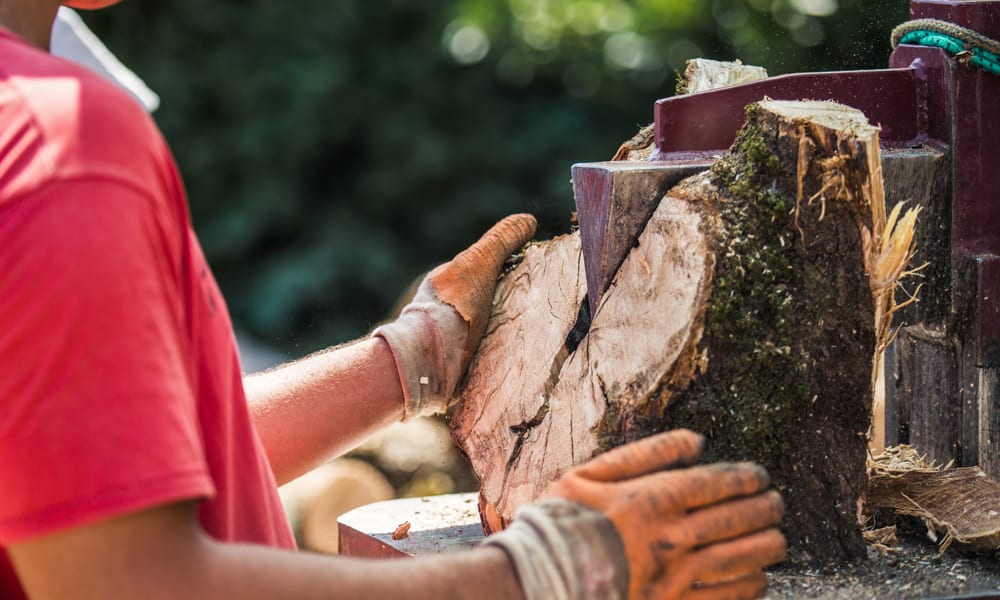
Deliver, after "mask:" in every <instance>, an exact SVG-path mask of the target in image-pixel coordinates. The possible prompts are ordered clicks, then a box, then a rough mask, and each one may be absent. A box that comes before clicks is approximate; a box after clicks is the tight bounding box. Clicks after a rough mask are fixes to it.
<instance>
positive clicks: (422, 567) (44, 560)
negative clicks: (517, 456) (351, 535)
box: [10, 502, 521, 600]
mask: <svg viewBox="0 0 1000 600" xmlns="http://www.w3.org/2000/svg"><path fill="white" fill-rule="evenodd" d="M10 554H11V558H12V559H13V564H14V567H15V569H16V570H17V572H18V575H19V576H20V578H21V581H22V582H23V584H24V586H25V590H26V591H27V592H28V594H29V597H30V598H32V599H34V600H59V599H62V598H74V599H77V600H92V599H93V600H96V599H98V598H143V599H145V600H173V599H175V598H198V599H204V600H216V599H218V600H222V599H228V598H239V599H240V600H257V599H261V600H263V599H268V600H271V599H273V598H288V599H289V600H300V599H301V600H313V599H316V600H319V599H336V598H351V599H354V598H372V599H383V598H384V599H386V600H397V599H399V598H414V599H421V598H428V599H430V598H435V599H436V598H483V599H489V598H515V599H516V598H520V597H521V591H520V584H519V583H518V580H517V576H516V575H515V573H514V570H513V568H512V567H511V563H510V561H509V560H508V558H507V555H506V554H505V553H504V552H503V551H502V550H498V549H495V548H478V549H475V550H472V551H468V552H462V553H455V554H449V555H441V556H436V557H429V558H420V559H412V560H410V559H401V560H362V559H352V558H347V557H340V556H323V555H320V554H310V553H296V552H292V551H288V550H280V549H275V548H268V547H265V546H255V545H250V544H236V543H224V542H219V541H217V540H214V539H212V538H211V537H209V536H208V535H206V534H205V533H204V531H203V530H202V529H201V526H200V525H199V523H198V520H197V515H196V504H195V503H194V502H181V503H177V504H170V505H164V506H161V507H156V508H152V509H148V510H144V511H140V512H138V513H133V514H129V515H125V516H122V517H117V518H112V519H108V520H105V521H98V522H96V523H93V524H91V525H85V526H82V527H78V528H74V529H69V530H64V531H60V532H57V533H54V534H52V535H48V536H42V537H39V538H36V539H34V540H31V541H28V542H24V543H20V544H15V545H13V546H11V548H10ZM53 565H57V566H58V568H55V570H53V569H54V567H53Z"/></svg>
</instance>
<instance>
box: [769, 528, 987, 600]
mask: <svg viewBox="0 0 1000 600" xmlns="http://www.w3.org/2000/svg"><path fill="white" fill-rule="evenodd" d="M920 527H921V526H920V524H919V523H918V522H916V521H915V520H914V522H912V523H910V524H909V527H908V528H904V531H903V532H901V533H900V540H899V541H898V543H897V544H895V545H894V546H890V548H891V550H890V551H886V550H885V549H880V548H878V547H877V545H870V546H869V547H868V561H867V562H865V563H862V564H851V565H845V566H838V567H835V568H831V569H826V570H809V569H803V568H801V567H795V566H793V565H781V566H778V567H776V568H774V569H773V570H772V571H771V572H770V573H768V580H769V581H770V588H769V589H768V592H767V596H766V597H767V598H816V599H838V600H841V599H843V600H855V599H862V598H864V599H869V598H886V599H888V598H940V597H952V596H959V595H961V596H968V597H972V598H1000V554H997V553H993V554H990V553H980V554H961V553H957V552H954V551H949V552H947V553H945V554H941V553H940V552H938V548H937V546H936V544H934V543H933V542H931V541H930V540H928V539H927V538H926V534H925V533H924V532H923V531H921V529H920Z"/></svg>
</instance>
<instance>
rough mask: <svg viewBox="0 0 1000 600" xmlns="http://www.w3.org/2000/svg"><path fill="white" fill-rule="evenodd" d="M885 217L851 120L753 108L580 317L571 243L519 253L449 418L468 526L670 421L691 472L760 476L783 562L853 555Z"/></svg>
mask: <svg viewBox="0 0 1000 600" xmlns="http://www.w3.org/2000/svg"><path fill="white" fill-rule="evenodd" d="M889 220H890V229H891V223H892V222H893V221H894V218H890V219H889ZM885 223H886V216H885V207H884V195H883V193H882V190H881V173H880V167H879V144H878V131H877V129H876V128H875V127H872V126H871V125H869V124H868V122H867V120H866V119H865V118H864V115H862V114H861V113H860V112H858V111H856V110H854V109H850V108H847V107H844V106H840V105H836V104H833V103H826V102H780V101H764V102H761V103H759V104H757V105H752V106H751V107H750V108H749V109H748V122H747V125H746V126H745V127H744V128H743V130H741V132H740V134H739V136H738V137H737V139H736V141H735V143H734V145H733V147H732V148H731V149H730V151H729V152H728V153H727V154H726V155H724V156H723V157H722V158H721V159H720V160H719V161H718V162H717V163H716V164H715V165H714V166H713V167H712V169H711V170H709V171H707V172H704V173H701V174H698V175H695V176H693V177H690V178H688V179H686V180H684V181H683V182H681V183H680V184H679V185H677V186H676V187H674V188H673V189H672V190H671V191H669V192H668V193H667V194H666V195H665V196H664V197H663V198H662V199H661V200H660V202H659V205H658V206H657V208H656V210H655V212H654V213H653V215H652V217H651V218H650V220H649V222H648V223H647V225H646V227H645V229H644V230H643V231H642V233H641V235H640V236H639V238H638V240H637V242H636V244H635V247H634V248H633V249H632V250H631V252H630V253H629V254H628V256H627V257H626V258H625V261H624V262H623V263H622V266H621V267H620V269H619V270H618V272H617V273H616V275H615V277H614V280H613V282H612V283H611V285H610V287H609V288H608V290H607V292H605V294H604V295H603V297H602V298H601V300H600V302H599V303H598V304H597V308H596V310H595V311H594V314H593V315H591V314H590V312H591V311H590V307H589V305H588V303H587V300H586V284H585V276H584V270H583V264H582V258H581V253H580V242H579V238H578V236H576V235H575V234H574V235H570V236H565V237H563V238H559V239H557V240H553V241H551V242H546V243H542V244H538V245H535V246H532V247H530V248H529V249H528V250H527V251H526V252H525V255H524V259H523V261H522V262H521V263H520V264H519V265H518V266H517V267H515V268H514V269H513V270H512V271H511V272H510V273H508V274H507V275H506V276H505V278H504V279H503V280H502V281H501V282H500V285H499V288H498V291H497V296H496V305H495V308H494V313H493V316H492V318H491V322H490V325H489V328H488V331H487V335H486V337H485V339H484V341H483V345H482V347H481V348H480V350H479V353H478V354H477V356H476V357H475V358H474V360H473V363H472V365H471V366H470V371H469V374H468V376H467V378H466V380H465V381H464V383H463V386H462V390H461V396H462V400H463V403H462V404H461V406H460V408H459V410H458V411H457V412H456V413H455V415H454V418H453V421H452V432H453V437H454V438H455V440H456V441H457V443H458V444H459V446H460V447H461V448H462V450H463V451H464V452H465V453H466V455H467V456H468V457H469V459H470V460H471V462H472V465H473V468H474V470H475V471H476V474H477V476H478V477H479V478H480V482H481V490H480V508H481V513H482V517H483V523H484V527H485V528H486V529H487V531H495V530H498V529H501V528H502V527H503V526H504V525H505V524H506V523H508V522H509V521H510V520H511V518H512V517H513V515H514V512H515V511H516V509H517V508H518V507H519V506H521V505H523V504H525V503H527V502H531V501H534V500H535V499H537V498H538V497H539V496H541V495H542V494H544V492H545V490H546V488H547V486H548V484H549V483H550V482H551V481H552V480H554V479H555V478H557V477H558V476H559V475H560V474H561V473H563V472H564V471H565V470H567V469H568V468H570V467H571V466H573V465H575V464H578V463H580V462H583V461H586V460H588V459H589V458H591V457H593V456H594V455H596V454H598V453H600V452H603V451H606V450H608V449H610V448H612V447H614V446H617V445H620V444H622V443H625V442H628V441H630V440H634V439H638V438H641V437H644V436H647V435H650V434H652V433H655V432H657V431H661V430H664V429H668V428H674V427H689V428H691V429H694V430H696V431H699V432H701V433H703V434H705V435H706V437H707V438H708V447H707V450H706V458H707V459H708V460H753V461H757V462H760V463H762V464H763V465H764V466H765V467H767V468H768V470H769V471H770V472H771V475H772V480H773V483H774V485H775V486H776V487H777V489H778V490H779V491H781V492H782V494H783V495H784V497H785V500H786V504H787V515H786V519H785V522H784V524H783V528H784V530H785V533H786V536H787V537H788V539H789V543H790V550H791V556H792V557H793V558H794V559H798V560H799V561H804V562H813V563H816V562H828V561H841V560H846V559H854V558H860V557H863V556H864V555H865V548H864V544H863V541H862V537H861V533H860V528H859V526H858V524H857V520H856V513H857V507H858V502H859V499H860V498H861V497H862V495H863V493H864V491H865V485H866V471H865V459H866V432H867V430H868V427H869V423H870V410H871V392H872V368H873V363H872V359H873V356H874V354H875V350H876V346H877V344H880V343H884V341H885V336H886V335H887V334H888V328H887V325H886V320H887V318H888V316H889V315H891V312H892V309H893V305H892V300H891V289H892V286H893V285H894V283H895V279H893V278H892V273H895V276H896V277H898V272H899V271H901V270H902V268H901V267H900V268H899V269H896V270H892V269H889V270H890V271H892V273H890V274H889V275H886V274H885V273H884V271H886V269H887V267H886V265H885V264H884V262H885V259H884V257H885V256H886V255H889V254H892V253H893V252H894V251H893V250H892V249H891V248H887V244H886V243H885V239H887V238H888V237H889V235H890V234H891V231H887V230H886V226H885ZM908 244H909V242H907V248H908ZM895 252H896V254H898V249H897V250H896V251H895ZM903 254H904V255H907V257H908V255H909V254H912V252H909V253H907V252H906V251H905V249H904V252H903ZM880 255H881V256H882V257H883V258H882V262H879V261H880V259H879V256H880ZM893 256H896V255H893ZM898 258H899V257H898V256H896V259H898ZM904 264H905V263H904ZM868 272H872V273H877V274H880V275H879V280H878V281H876V280H875V278H874V277H873V278H872V280H871V281H870V280H869V277H868V275H867V273H868ZM886 285H888V290H889V294H888V299H887V298H886V294H885V289H886ZM873 290H875V291H876V292H878V293H877V294H875V295H874V296H873ZM877 321H878V322H877ZM877 338H881V339H877Z"/></svg>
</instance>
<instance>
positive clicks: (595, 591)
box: [485, 430, 785, 600]
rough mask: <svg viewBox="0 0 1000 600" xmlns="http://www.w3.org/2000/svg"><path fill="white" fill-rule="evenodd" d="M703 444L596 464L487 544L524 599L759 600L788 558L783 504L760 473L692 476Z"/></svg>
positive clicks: (648, 450)
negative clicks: (504, 561)
mask: <svg viewBox="0 0 1000 600" xmlns="http://www.w3.org/2000/svg"><path fill="white" fill-rule="evenodd" d="M703 443H704V441H703V439H702V437H701V436H699V435H697V434H695V433H692V432H690V431H687V430H677V431H671V432H667V433H663V434H660V435H657V436H652V437H649V438H646V439H644V440H641V441H638V442H634V443H632V444H628V445H626V446H622V447H620V448H616V449H614V450H612V451H610V452H607V453H605V454H603V455H601V456H598V457H597V458H595V459H593V460H591V461H590V462H588V463H585V464H583V465H581V466H578V467H576V468H574V469H571V470H570V471H568V472H567V473H566V474H564V475H563V476H562V477H561V478H560V479H558V480H557V481H556V482H555V483H554V484H553V486H552V487H551V488H550V491H549V495H548V496H547V499H545V500H542V501H540V502H538V503H536V504H533V505H528V506H525V507H522V508H521V509H520V510H519V511H518V512H517V514H516V515H515V518H514V521H513V522H512V523H511V524H510V526H509V527H508V528H507V529H506V530H505V531H503V532H501V533H498V534H496V535H493V536H490V537H489V538H487V539H486V542H485V543H486V544H495V545H498V546H500V547H501V548H503V549H504V550H505V551H506V552H507V554H508V556H509V557H510V559H511V562H512V564H513V565H514V568H515V570H516V571H517V574H518V578H519V580H520V582H521V586H522V589H523V590H524V594H525V598H526V599H527V600H536V599H542V598H545V599H550V600H563V599H574V600H575V599H578V598H580V599H583V598H586V599H594V600H596V599H598V598H601V599H619V598H626V597H628V598H631V599H638V598H753V597H758V596H760V595H762V594H763V592H764V590H765V589H766V588H767V579H766V578H765V576H764V573H763V571H762V569H763V568H764V567H765V566H767V565H770V564H774V563H777V562H780V561H781V560H783V559H784V556H785V540H784V537H783V536H782V535H781V533H780V532H779V531H778V530H777V529H774V526H775V525H777V523H778V522H779V521H780V520H781V517H782V514H783V504H782V501H781V497H780V496H779V495H778V494H777V492H773V491H772V492H766V491H765V490H766V489H767V487H768V485H769V478H768V475H767V472H766V471H765V470H764V469H763V468H761V467H759V466H757V465H754V464H750V463H739V464H733V463H723V464H714V465H706V466H692V465H693V464H694V463H695V462H696V461H697V460H698V457H699V456H700V455H701V451H702V447H703Z"/></svg>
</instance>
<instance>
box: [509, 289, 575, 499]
mask: <svg viewBox="0 0 1000 600" xmlns="http://www.w3.org/2000/svg"><path fill="white" fill-rule="evenodd" d="M590 324H591V318H590V303H589V302H588V301H587V299H586V298H584V300H583V302H581V303H580V311H579V312H578V313H577V317H576V321H575V322H574V323H573V327H572V328H571V329H570V331H569V333H568V334H567V335H566V342H565V343H564V344H563V347H562V348H560V349H559V351H558V352H556V355H555V357H554V358H553V359H552V365H551V366H550V367H549V378H548V380H547V381H546V382H545V386H544V388H543V391H542V405H541V406H540V407H538V411H537V412H535V416H533V417H532V418H531V419H529V420H527V421H522V422H520V423H518V424H517V425H511V426H510V432H511V433H512V434H514V435H516V436H517V439H516V440H514V448H513V449H512V450H511V453H510V458H508V459H507V464H506V466H505V467H504V473H503V487H504V488H506V487H507V478H508V477H509V476H510V472H511V471H512V470H513V468H514V464H515V463H517V460H518V459H519V458H520V457H521V448H522V447H523V446H524V440H525V439H526V438H527V437H528V434H529V433H531V431H532V430H533V429H535V428H536V427H538V426H539V425H541V424H542V421H544V420H545V417H546V416H547V415H548V414H549V398H550V397H551V396H552V391H553V390H554V389H555V387H556V384H557V383H559V375H560V374H561V373H562V367H563V365H564V364H565V363H566V360H567V359H568V358H569V357H570V356H571V355H572V354H573V353H574V352H576V349H577V348H579V347H580V342H582V341H583V339H584V338H586V337H587V333H588V332H589V331H590Z"/></svg>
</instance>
